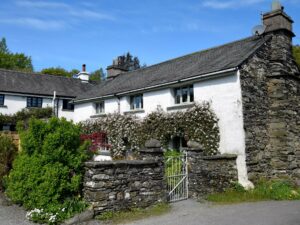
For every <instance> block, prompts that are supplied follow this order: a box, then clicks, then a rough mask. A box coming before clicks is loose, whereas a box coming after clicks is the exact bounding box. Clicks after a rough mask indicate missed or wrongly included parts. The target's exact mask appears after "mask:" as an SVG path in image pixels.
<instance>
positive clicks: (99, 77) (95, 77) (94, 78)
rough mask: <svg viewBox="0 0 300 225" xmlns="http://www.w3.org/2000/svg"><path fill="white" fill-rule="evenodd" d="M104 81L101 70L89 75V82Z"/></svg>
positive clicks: (103, 74)
mask: <svg viewBox="0 0 300 225" xmlns="http://www.w3.org/2000/svg"><path fill="white" fill-rule="evenodd" d="M104 79H105V73H104V71H103V69H102V68H100V69H98V70H95V71H94V72H92V73H91V76H90V80H91V81H101V80H104Z"/></svg>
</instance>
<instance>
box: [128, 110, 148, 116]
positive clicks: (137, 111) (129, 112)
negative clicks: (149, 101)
mask: <svg viewBox="0 0 300 225" xmlns="http://www.w3.org/2000/svg"><path fill="white" fill-rule="evenodd" d="M144 112H145V110H144V109H133V110H129V111H126V112H124V114H125V115H128V114H136V113H144Z"/></svg>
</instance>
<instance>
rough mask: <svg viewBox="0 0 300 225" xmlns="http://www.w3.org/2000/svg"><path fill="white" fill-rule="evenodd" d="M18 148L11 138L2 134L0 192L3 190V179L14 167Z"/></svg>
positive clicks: (0, 137) (0, 136) (0, 138)
mask: <svg viewBox="0 0 300 225" xmlns="http://www.w3.org/2000/svg"><path fill="white" fill-rule="evenodd" d="M16 153H17V147H16V145H15V144H14V142H13V140H12V138H11V137H9V136H7V135H2V134H0V190H1V189H3V185H2V179H3V177H4V176H5V175H6V174H7V173H8V172H9V170H10V169H11V167H12V162H13V160H14V158H15V155H16Z"/></svg>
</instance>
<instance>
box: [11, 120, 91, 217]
mask: <svg viewBox="0 0 300 225" xmlns="http://www.w3.org/2000/svg"><path fill="white" fill-rule="evenodd" d="M19 133H20V139H21V147H22V152H21V153H20V154H19V155H18V156H17V157H16V160H15V161H14V163H13V169H12V170H11V172H10V174H9V176H8V177H6V185H7V190H6V192H7V195H8V196H9V197H10V198H11V199H12V200H13V201H14V202H16V203H19V204H22V205H23V206H24V207H25V208H26V209H29V210H33V209H35V211H38V210H42V212H44V213H45V214H43V213H41V212H40V213H37V212H33V213H32V214H31V219H33V220H37V221H38V222H49V223H54V222H57V220H58V219H63V218H64V217H67V216H68V215H71V214H72V213H74V212H72V210H74V209H76V207H72V209H70V207H69V208H66V204H67V205H70V204H69V203H68V202H73V203H72V205H74V204H75V203H74V202H77V203H78V204H79V205H81V204H82V203H80V202H81V198H80V196H81V190H82V178H83V162H84V161H85V160H87V159H88V157H89V155H88V152H87V151H86V149H87V144H86V143H84V144H81V142H80V128H79V127H78V126H77V125H74V124H73V123H72V122H68V121H66V120H65V119H57V118H51V119H50V120H49V121H48V122H45V121H41V120H37V119H31V120H30V122H29V127H28V129H27V130H21V131H19ZM75 205H76V204H75ZM63 208H65V210H63V211H62V209H63ZM79 208H82V207H79ZM37 209H38V210H37ZM56 214H57V215H56ZM37 215H40V216H37ZM47 215H48V217H47ZM49 215H52V219H51V220H50V217H49ZM55 215H56V216H55ZM62 215H64V216H62ZM54 216H55V220H54V219H53V218H54ZM44 217H45V218H44ZM37 218H38V219H37ZM47 219H48V221H46V220H47Z"/></svg>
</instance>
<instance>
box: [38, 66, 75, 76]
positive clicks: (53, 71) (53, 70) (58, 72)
mask: <svg viewBox="0 0 300 225" xmlns="http://www.w3.org/2000/svg"><path fill="white" fill-rule="evenodd" d="M41 73H42V74H48V75H54V76H63V77H72V76H73V75H75V74H78V73H79V70H76V69H72V70H70V71H67V70H65V69H64V68H61V67H50V68H45V69H42V70H41Z"/></svg>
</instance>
